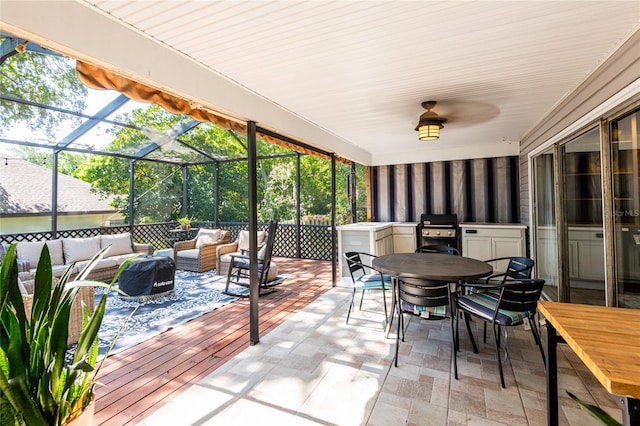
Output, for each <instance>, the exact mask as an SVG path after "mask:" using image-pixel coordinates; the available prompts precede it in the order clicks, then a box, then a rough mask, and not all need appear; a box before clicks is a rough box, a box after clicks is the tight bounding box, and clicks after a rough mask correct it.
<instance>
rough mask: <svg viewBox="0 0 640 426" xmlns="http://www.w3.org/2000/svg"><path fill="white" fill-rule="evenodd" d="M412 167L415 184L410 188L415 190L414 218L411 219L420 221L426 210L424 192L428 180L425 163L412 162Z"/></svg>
mask: <svg viewBox="0 0 640 426" xmlns="http://www.w3.org/2000/svg"><path fill="white" fill-rule="evenodd" d="M411 168H412V170H413V173H412V174H413V186H412V187H411V188H410V189H411V191H412V192H413V219H412V220H411V221H412V222H418V221H420V215H421V214H422V213H424V212H425V211H426V210H425V209H426V206H425V203H424V199H425V195H424V194H425V187H426V186H427V184H428V181H427V177H426V175H425V163H419V164H412V165H411Z"/></svg>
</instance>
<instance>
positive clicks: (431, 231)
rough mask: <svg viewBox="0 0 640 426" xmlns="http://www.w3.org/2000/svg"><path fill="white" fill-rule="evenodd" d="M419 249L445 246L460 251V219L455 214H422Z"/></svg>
mask: <svg viewBox="0 0 640 426" xmlns="http://www.w3.org/2000/svg"><path fill="white" fill-rule="evenodd" d="M418 226H419V229H420V237H421V238H420V241H418V247H421V246H426V245H430V244H444V245H448V246H451V247H455V248H456V249H458V250H460V247H459V243H458V217H457V215H455V214H422V215H421V216H420V224H419V225H418Z"/></svg>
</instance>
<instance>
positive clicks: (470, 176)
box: [371, 156, 520, 223]
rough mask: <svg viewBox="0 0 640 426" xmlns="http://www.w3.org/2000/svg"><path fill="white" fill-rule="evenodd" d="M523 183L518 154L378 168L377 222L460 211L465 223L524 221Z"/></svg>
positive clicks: (375, 190) (374, 171)
mask: <svg viewBox="0 0 640 426" xmlns="http://www.w3.org/2000/svg"><path fill="white" fill-rule="evenodd" d="M518 184H519V182H518V157H515V156H514V157H500V158H482V159H474V160H455V161H440V162H434V163H419V164H401V165H391V166H375V167H372V170H371V185H372V187H371V189H372V194H373V197H372V205H373V221H376V222H387V221H391V222H396V221H397V222H418V221H420V215H421V214H422V213H428V214H445V213H446V214H451V213H455V214H457V215H458V221H459V222H488V223H518V222H519V220H520V218H519V191H518Z"/></svg>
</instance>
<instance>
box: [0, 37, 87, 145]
mask: <svg viewBox="0 0 640 426" xmlns="http://www.w3.org/2000/svg"><path fill="white" fill-rule="evenodd" d="M11 42H12V39H8V38H1V39H0V43H1V45H2V46H3V48H4V47H5V46H8V48H9V49H10V48H11V47H12V45H11ZM0 92H2V93H3V94H4V95H8V96H12V97H15V98H19V99H25V100H28V101H31V102H36V103H40V104H44V105H49V106H55V107H59V108H64V109H69V110H72V111H76V112H82V111H83V110H84V109H85V99H86V95H87V88H86V86H84V85H83V84H82V83H81V82H80V81H79V80H78V78H77V77H76V74H75V61H74V60H72V59H70V58H65V57H63V56H54V55H49V54H42V53H35V52H30V51H27V52H24V53H20V54H16V55H13V56H11V57H10V58H8V59H7V60H6V61H5V62H4V63H3V64H1V65H0ZM0 113H1V114H2V119H3V121H5V122H10V123H12V124H13V123H24V124H25V125H26V126H27V127H28V128H29V129H30V130H32V131H38V132H42V133H44V134H45V135H46V136H47V137H49V138H54V135H55V133H56V130H57V129H59V128H60V126H62V125H74V124H78V123H79V122H80V118H79V117H76V116H74V115H70V114H62V113H56V112H53V111H51V110H47V109H43V108H36V107H33V106H30V105H27V104H24V103H18V102H10V101H4V100H3V101H1V102H0ZM5 129H6V127H5V126H2V127H0V133H2V134H4V133H3V131H4V130H5Z"/></svg>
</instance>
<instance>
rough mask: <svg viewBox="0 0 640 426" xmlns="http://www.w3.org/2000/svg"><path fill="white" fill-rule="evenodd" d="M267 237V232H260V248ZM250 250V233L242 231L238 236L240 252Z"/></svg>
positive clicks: (258, 237)
mask: <svg viewBox="0 0 640 426" xmlns="http://www.w3.org/2000/svg"><path fill="white" fill-rule="evenodd" d="M266 236H267V231H258V235H257V239H258V247H260V246H261V245H262V244H263V243H264V240H265V238H266ZM241 250H249V231H240V234H238V251H241Z"/></svg>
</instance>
